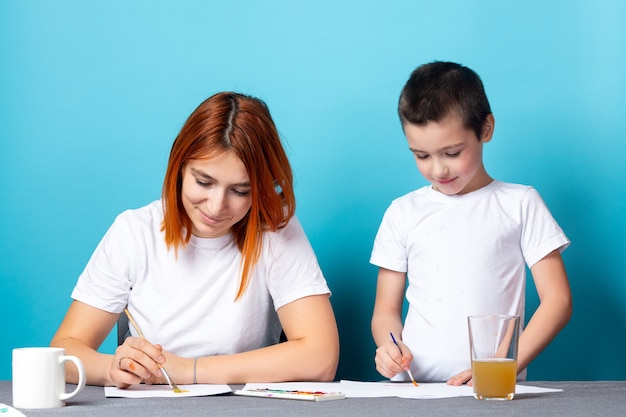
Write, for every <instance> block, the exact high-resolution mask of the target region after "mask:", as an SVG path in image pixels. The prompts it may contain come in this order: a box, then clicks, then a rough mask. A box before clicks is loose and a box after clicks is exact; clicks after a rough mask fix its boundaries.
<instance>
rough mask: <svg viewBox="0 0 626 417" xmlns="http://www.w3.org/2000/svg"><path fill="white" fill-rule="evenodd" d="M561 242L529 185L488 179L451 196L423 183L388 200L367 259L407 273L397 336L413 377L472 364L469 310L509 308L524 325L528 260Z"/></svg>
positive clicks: (430, 377)
mask: <svg viewBox="0 0 626 417" xmlns="http://www.w3.org/2000/svg"><path fill="white" fill-rule="evenodd" d="M568 245H569V240H568V239H567V237H566V236H565V234H564V233H563V231H562V230H561V228H560V227H559V225H558V224H557V223H556V221H555V220H554V218H553V217H552V215H551V214H550V211H549V210H548V208H547V207H546V205H545V203H544V202H543V200H542V199H541V197H540V195H539V193H537V191H536V190H535V189H534V188H532V187H529V186H524V185H518V184H509V183H504V182H500V181H492V182H491V183H490V184H489V185H487V186H486V187H483V188H481V189H479V190H477V191H475V192H472V193H468V194H465V195H457V196H448V195H445V194H443V193H440V192H438V191H435V190H434V189H433V188H432V187H431V186H427V187H423V188H420V189H418V190H416V191H413V192H411V193H409V194H406V195H404V196H402V197H400V198H398V199H396V200H394V201H393V202H392V204H391V205H390V206H389V208H388V209H387V211H386V212H385V215H384V217H383V220H382V223H381V225H380V228H379V230H378V234H377V235H376V239H375V242H374V248H373V251H372V255H371V259H370V262H371V263H372V264H374V265H376V266H379V267H381V268H386V269H390V270H393V271H399V272H406V273H407V277H408V282H409V284H408V288H407V291H406V298H407V301H408V302H409V306H408V312H407V316H406V319H405V323H404V328H403V333H402V339H403V342H404V343H406V344H407V346H408V347H409V348H410V349H411V352H412V354H413V358H414V360H413V362H412V363H411V371H412V373H413V376H414V377H415V379H416V380H418V381H423V382H428V381H446V380H448V379H449V378H450V377H452V376H454V375H456V374H457V373H459V372H461V371H463V370H465V369H468V368H470V353H469V339H468V330H467V316H469V315H475V314H510V315H518V316H520V320H521V322H522V323H523V322H524V302H525V282H526V266H528V267H532V266H533V265H534V264H535V263H536V262H538V261H540V260H541V259H542V258H543V257H545V256H546V255H548V254H549V253H550V252H552V251H553V250H555V249H560V250H561V251H562V250H564V249H565V248H566V247H567V246H568ZM524 376H525V373H524V374H523V375H520V379H523V378H524ZM405 378H406V375H405V374H404V373H403V374H398V375H397V376H396V377H395V378H394V379H399V380H403V379H405Z"/></svg>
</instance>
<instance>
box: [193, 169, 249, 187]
mask: <svg viewBox="0 0 626 417" xmlns="http://www.w3.org/2000/svg"><path fill="white" fill-rule="evenodd" d="M190 169H191V172H193V174H194V175H197V176H199V177H202V178H204V179H206V180H211V181H215V182H218V181H217V180H216V179H215V178H213V177H212V176H210V175H209V174H207V173H206V172H204V171H200V170H199V169H196V168H190ZM230 185H231V186H234V187H250V181H244V182H238V183H235V184H230Z"/></svg>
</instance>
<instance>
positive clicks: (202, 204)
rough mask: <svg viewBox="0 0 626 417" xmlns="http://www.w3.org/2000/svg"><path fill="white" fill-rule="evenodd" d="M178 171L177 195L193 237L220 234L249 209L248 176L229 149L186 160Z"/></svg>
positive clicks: (250, 202)
mask: <svg viewBox="0 0 626 417" xmlns="http://www.w3.org/2000/svg"><path fill="white" fill-rule="evenodd" d="M182 174H183V184H182V191H181V198H182V202H183V206H184V207H185V211H186V212H187V215H188V216H189V218H190V219H191V223H192V225H193V226H192V227H193V228H192V233H193V234H194V235H195V236H198V237H201V238H214V237H219V236H223V235H225V234H226V233H229V232H230V229H231V227H232V226H233V225H234V224H236V223H237V222H239V221H240V220H241V219H243V218H244V216H245V215H246V214H247V213H248V210H250V207H251V205H252V197H251V195H250V193H251V191H250V188H251V187H250V178H249V177H248V172H247V171H246V168H245V166H244V165H243V162H241V159H239V158H238V157H237V156H236V155H235V154H234V153H233V152H230V151H227V152H222V153H220V154H218V155H217V156H214V157H212V158H209V159H193V160H190V161H188V162H187V163H186V164H185V165H184V166H183V172H182Z"/></svg>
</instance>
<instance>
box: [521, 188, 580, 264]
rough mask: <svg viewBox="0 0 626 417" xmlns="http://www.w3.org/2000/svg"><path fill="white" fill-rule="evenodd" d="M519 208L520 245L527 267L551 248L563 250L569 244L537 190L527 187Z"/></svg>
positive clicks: (541, 257) (551, 249) (546, 253)
mask: <svg viewBox="0 0 626 417" xmlns="http://www.w3.org/2000/svg"><path fill="white" fill-rule="evenodd" d="M521 209H522V218H523V219H524V221H523V226H522V237H521V246H522V253H523V255H524V260H525V261H526V264H527V265H528V267H529V268H530V267H532V266H533V265H534V264H536V263H537V262H539V261H540V260H541V259H543V258H544V257H545V256H546V255H548V254H549V253H550V252H552V251H553V250H556V249H558V250H559V251H561V252H563V251H564V250H565V249H566V248H567V247H568V246H569V244H570V241H569V239H568V238H567V236H566V235H565V233H564V232H563V230H562V229H561V227H560V226H559V225H558V223H557V222H556V220H555V219H554V217H552V214H551V213H550V210H549V209H548V207H547V206H546V204H545V203H544V201H543V199H542V198H541V196H540V195H539V193H538V192H537V190H535V189H534V188H532V187H529V188H528V190H527V192H526V194H525V195H524V198H523V200H522V206H521Z"/></svg>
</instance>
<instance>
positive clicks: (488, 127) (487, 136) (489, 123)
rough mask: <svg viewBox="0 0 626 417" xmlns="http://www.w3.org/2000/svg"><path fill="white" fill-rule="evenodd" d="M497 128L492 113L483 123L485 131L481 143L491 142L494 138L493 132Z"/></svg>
mask: <svg viewBox="0 0 626 417" xmlns="http://www.w3.org/2000/svg"><path fill="white" fill-rule="evenodd" d="M495 127H496V119H495V118H494V117H493V113H490V114H489V115H487V117H485V121H484V122H483V130H482V136H481V138H480V141H481V142H483V143H486V142H489V141H490V140H491V138H492V137H493V130H494V129H495Z"/></svg>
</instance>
